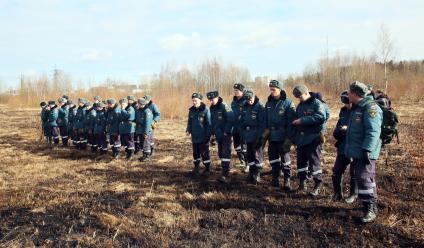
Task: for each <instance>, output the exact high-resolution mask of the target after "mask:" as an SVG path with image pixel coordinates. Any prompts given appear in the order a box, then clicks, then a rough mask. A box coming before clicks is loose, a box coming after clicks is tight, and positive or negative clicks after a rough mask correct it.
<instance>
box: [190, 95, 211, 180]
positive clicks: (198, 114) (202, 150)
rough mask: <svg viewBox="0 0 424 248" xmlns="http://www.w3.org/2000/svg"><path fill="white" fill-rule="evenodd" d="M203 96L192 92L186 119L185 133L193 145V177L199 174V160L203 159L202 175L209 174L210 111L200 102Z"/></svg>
mask: <svg viewBox="0 0 424 248" xmlns="http://www.w3.org/2000/svg"><path fill="white" fill-rule="evenodd" d="M202 99H203V96H202V95H201V94H200V93H193V94H192V95H191V100H192V102H193V106H191V107H190V108H189V112H188V120H187V129H186V133H187V135H191V143H192V147H193V164H194V168H193V171H192V175H193V177H197V176H199V166H200V161H203V164H204V165H205V170H204V171H203V172H202V174H203V175H204V176H209V175H210V172H211V160H210V157H209V140H210V138H211V113H210V110H209V108H208V107H207V106H206V105H205V104H204V103H203V102H202Z"/></svg>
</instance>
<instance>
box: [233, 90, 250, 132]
mask: <svg viewBox="0 0 424 248" xmlns="http://www.w3.org/2000/svg"><path fill="white" fill-rule="evenodd" d="M245 103H246V99H244V97H241V98H240V99H238V98H237V97H236V96H234V97H233V101H232V102H231V110H233V113H234V123H233V133H240V121H241V114H242V113H243V106H244V104H245Z"/></svg>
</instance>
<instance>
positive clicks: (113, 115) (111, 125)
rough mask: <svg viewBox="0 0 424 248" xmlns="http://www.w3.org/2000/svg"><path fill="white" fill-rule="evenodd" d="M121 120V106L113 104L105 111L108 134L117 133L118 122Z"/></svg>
mask: <svg viewBox="0 0 424 248" xmlns="http://www.w3.org/2000/svg"><path fill="white" fill-rule="evenodd" d="M120 122H121V108H120V107H119V106H118V104H115V106H114V107H113V108H109V109H108V110H107V112H106V132H107V133H109V134H114V135H116V134H119V123H120Z"/></svg>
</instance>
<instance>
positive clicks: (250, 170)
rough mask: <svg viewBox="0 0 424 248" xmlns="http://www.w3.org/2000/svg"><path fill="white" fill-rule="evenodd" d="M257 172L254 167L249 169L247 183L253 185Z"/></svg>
mask: <svg viewBox="0 0 424 248" xmlns="http://www.w3.org/2000/svg"><path fill="white" fill-rule="evenodd" d="M254 173H255V170H254V169H253V166H251V167H250V169H249V175H248V176H247V181H249V182H250V183H253V177H254Z"/></svg>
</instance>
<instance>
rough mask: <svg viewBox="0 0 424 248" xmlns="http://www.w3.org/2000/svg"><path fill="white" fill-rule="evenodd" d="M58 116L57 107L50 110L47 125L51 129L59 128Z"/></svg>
mask: <svg viewBox="0 0 424 248" xmlns="http://www.w3.org/2000/svg"><path fill="white" fill-rule="evenodd" d="M58 116H59V107H58V106H57V105H55V106H54V107H53V108H50V110H49V115H48V119H47V125H48V126H49V127H57V118H58Z"/></svg>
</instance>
